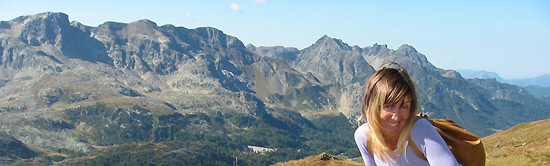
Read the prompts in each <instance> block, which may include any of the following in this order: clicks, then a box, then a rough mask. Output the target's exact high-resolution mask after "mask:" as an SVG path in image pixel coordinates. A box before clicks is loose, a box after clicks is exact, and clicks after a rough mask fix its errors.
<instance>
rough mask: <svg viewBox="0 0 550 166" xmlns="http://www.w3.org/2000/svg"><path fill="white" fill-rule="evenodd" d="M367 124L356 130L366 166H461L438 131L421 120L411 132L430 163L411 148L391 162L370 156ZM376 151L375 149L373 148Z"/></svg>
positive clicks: (426, 121)
mask: <svg viewBox="0 0 550 166" xmlns="http://www.w3.org/2000/svg"><path fill="white" fill-rule="evenodd" d="M366 125H367V124H363V125H361V126H359V128H357V130H355V143H356V144H357V147H358V148H359V151H360V152H361V156H362V157H363V161H365V165H367V166H372V165H414V166H428V165H433V166H440V165H441V166H453V165H457V166H458V165H460V164H459V163H458V162H457V161H456V159H455V157H454V156H453V154H452V152H451V150H449V148H448V147H447V144H446V143H445V141H444V140H443V138H442V137H441V135H439V133H438V132H437V130H435V128H434V127H433V125H432V124H430V122H428V120H426V119H424V118H421V119H419V120H418V121H416V123H415V124H414V126H413V128H412V130H411V137H412V139H413V141H414V143H415V144H416V146H417V147H418V149H420V151H421V152H422V153H423V154H424V156H426V158H427V159H428V161H426V160H424V159H422V158H420V157H418V156H417V155H416V154H415V153H414V152H413V151H412V150H411V148H410V147H408V146H407V150H406V151H405V153H404V154H401V155H400V156H399V157H396V158H394V159H393V160H391V161H387V162H384V161H382V160H381V159H380V158H379V157H378V156H376V155H374V157H373V155H372V154H370V153H369V152H368V151H367V139H368V138H367V136H366V135H365V131H367V130H366V129H367V126H366ZM373 149H374V148H373Z"/></svg>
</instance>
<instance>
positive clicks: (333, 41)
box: [313, 35, 352, 50]
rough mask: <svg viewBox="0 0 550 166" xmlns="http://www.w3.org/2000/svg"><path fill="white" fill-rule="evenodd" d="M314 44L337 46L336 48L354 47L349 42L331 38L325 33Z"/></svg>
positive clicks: (349, 48)
mask: <svg viewBox="0 0 550 166" xmlns="http://www.w3.org/2000/svg"><path fill="white" fill-rule="evenodd" d="M313 46H322V47H327V48H330V47H333V48H334V47H335V48H340V49H342V50H351V49H352V47H350V46H349V45H348V44H346V43H344V42H342V40H340V39H335V38H331V37H329V36H327V35H324V36H323V37H321V38H320V39H319V40H317V42H315V44H314V45H313Z"/></svg>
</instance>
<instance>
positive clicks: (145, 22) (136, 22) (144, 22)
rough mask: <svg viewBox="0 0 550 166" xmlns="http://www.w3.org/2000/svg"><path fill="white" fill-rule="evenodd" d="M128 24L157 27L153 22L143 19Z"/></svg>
mask: <svg viewBox="0 0 550 166" xmlns="http://www.w3.org/2000/svg"><path fill="white" fill-rule="evenodd" d="M130 24H135V25H144V26H151V27H157V23H155V22H153V21H151V20H148V19H143V20H138V21H134V22H131V23H130Z"/></svg>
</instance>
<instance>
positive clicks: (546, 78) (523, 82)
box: [458, 69, 550, 87]
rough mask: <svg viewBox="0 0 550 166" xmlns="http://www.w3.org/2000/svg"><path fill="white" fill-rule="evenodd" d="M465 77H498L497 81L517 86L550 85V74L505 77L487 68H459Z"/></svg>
mask: <svg viewBox="0 0 550 166" xmlns="http://www.w3.org/2000/svg"><path fill="white" fill-rule="evenodd" d="M458 71H459V72H460V74H461V75H462V76H463V77H464V78H468V79H473V78H480V79H492V78H494V79H496V80H497V81H500V82H504V83H509V84H513V85H517V86H522V87H526V86H539V87H550V74H545V75H541V76H538V77H535V78H522V79H503V78H501V77H500V75H498V74H497V73H495V72H490V71H485V70H467V69H464V70H458Z"/></svg>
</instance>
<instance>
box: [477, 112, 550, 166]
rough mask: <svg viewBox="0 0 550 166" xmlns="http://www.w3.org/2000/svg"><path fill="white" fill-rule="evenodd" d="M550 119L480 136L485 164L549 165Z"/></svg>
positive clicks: (489, 165)
mask: <svg viewBox="0 0 550 166" xmlns="http://www.w3.org/2000/svg"><path fill="white" fill-rule="evenodd" d="M549 128H550V119H547V120H541V121H536V122H530V123H523V124H519V125H517V126H514V127H512V128H510V129H508V130H506V131H502V132H499V133H496V134H493V135H490V136H487V137H485V138H482V141H483V144H484V146H485V152H486V154H487V165H488V166H491V165H550V129H549Z"/></svg>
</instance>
